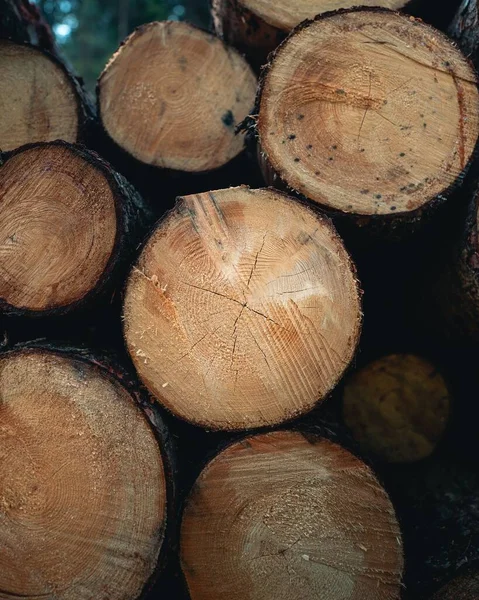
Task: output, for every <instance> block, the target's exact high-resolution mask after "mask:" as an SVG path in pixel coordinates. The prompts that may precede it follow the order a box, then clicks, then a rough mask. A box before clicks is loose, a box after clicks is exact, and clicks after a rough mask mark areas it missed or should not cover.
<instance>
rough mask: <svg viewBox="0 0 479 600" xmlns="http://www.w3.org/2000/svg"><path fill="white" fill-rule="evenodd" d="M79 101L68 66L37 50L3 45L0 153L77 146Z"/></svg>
mask: <svg viewBox="0 0 479 600" xmlns="http://www.w3.org/2000/svg"><path fill="white" fill-rule="evenodd" d="M79 103H80V100H79V98H78V96H77V93H76V90H75V87H74V85H73V83H72V81H71V79H70V77H69V76H68V74H67V72H66V70H65V68H64V67H62V66H61V64H60V63H59V62H57V61H56V60H55V59H53V57H52V56H50V55H48V54H46V53H45V52H43V51H42V50H40V49H38V48H34V47H33V46H28V45H22V44H16V43H14V42H9V41H7V40H1V41H0V104H1V106H2V114H1V116H0V150H2V151H3V152H6V151H9V150H14V149H15V148H18V147H19V146H22V145H24V144H29V143H31V142H48V141H53V140H56V139H60V138H61V139H63V140H66V141H67V142H76V141H77V138H78V134H79V130H80V105H79Z"/></svg>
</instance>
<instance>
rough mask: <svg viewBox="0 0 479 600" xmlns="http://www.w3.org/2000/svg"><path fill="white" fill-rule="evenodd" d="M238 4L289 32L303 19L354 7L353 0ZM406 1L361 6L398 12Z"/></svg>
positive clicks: (371, 0) (368, 1)
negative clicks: (377, 7)
mask: <svg viewBox="0 0 479 600" xmlns="http://www.w3.org/2000/svg"><path fill="white" fill-rule="evenodd" d="M237 1H238V4H239V5H240V6H242V7H244V8H246V9H247V10H249V11H250V12H251V13H253V14H254V15H256V16H257V17H260V18H261V19H262V20H263V21H265V23H268V24H269V25H272V26H273V27H276V28H277V29H280V30H282V31H286V32H289V31H291V29H293V28H294V27H296V25H299V23H301V21H304V20H305V19H313V18H314V17H315V16H316V15H319V14H321V13H325V12H329V11H335V10H339V9H343V8H351V7H352V6H356V3H355V2H354V0H300V1H299V2H294V3H292V2H289V0H279V2H278V1H277V0H237ZM407 3H408V0H362V2H361V6H382V7H384V8H390V9H395V10H398V9H400V8H403V7H404V6H405V5H406V4H407Z"/></svg>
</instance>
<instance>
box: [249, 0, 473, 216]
mask: <svg viewBox="0 0 479 600" xmlns="http://www.w3.org/2000/svg"><path fill="white" fill-rule="evenodd" d="M339 41H340V43H339ZM476 84H477V79H476V75H475V73H474V72H473V69H472V68H471V66H470V64H469V63H468V61H467V60H466V58H465V57H464V56H463V55H462V54H461V53H460V52H459V51H458V50H457V48H456V47H455V46H454V45H453V44H452V43H451V41H450V40H449V39H448V38H446V37H445V36H444V35H443V34H441V33H440V32H439V31H436V30H434V29H432V28H431V27H429V26H427V25H425V24H424V23H422V22H420V21H417V20H414V19H412V18H408V17H406V16H403V15H400V14H398V13H394V12H391V11H386V10H379V9H376V10H373V9H371V10H363V9H357V10H351V11H340V12H338V13H334V14H331V15H327V16H325V17H322V18H321V17H318V18H317V19H315V20H314V21H312V22H307V23H305V24H303V25H301V26H299V27H298V28H297V29H296V30H295V31H293V33H292V34H291V35H290V36H289V38H288V39H287V40H286V41H285V42H284V43H283V44H282V45H281V46H280V47H279V49H278V50H277V51H276V53H275V54H274V57H273V59H272V62H271V65H270V66H269V68H268V69H267V70H266V73H265V75H264V79H263V83H262V90H261V95H260V99H259V118H258V121H257V133H258V138H259V143H260V147H261V152H262V155H263V158H264V160H265V162H266V163H267V164H268V165H269V166H270V167H271V168H272V170H273V171H274V172H275V173H276V175H277V179H278V181H282V182H283V184H284V185H286V186H288V187H289V188H291V189H293V190H294V191H296V192H297V193H298V194H300V195H302V196H304V197H307V198H309V199H310V200H312V201H313V202H315V203H317V204H319V205H321V206H323V207H325V208H326V209H329V210H332V211H334V212H336V213H339V214H343V215H350V216H355V217H356V218H358V217H361V218H362V219H363V220H364V219H367V218H369V219H376V220H380V221H384V222H386V221H387V220H389V221H394V220H395V219H396V220H397V219H400V218H404V219H406V218H407V219H410V220H414V219H418V218H419V217H420V216H422V215H423V214H424V213H425V211H426V209H427V208H431V207H433V206H434V205H435V204H438V203H439V202H440V199H441V198H442V197H443V196H445V195H447V193H448V191H449V190H450V189H451V188H452V187H453V186H454V185H455V183H456V182H458V181H460V179H461V177H462V176H463V175H464V173H465V171H466V169H467V168H468V166H469V163H470V160H471V157H472V156H473V152H474V149H475V147H476V143H477V139H478V134H479V93H478V89H477V85H476Z"/></svg>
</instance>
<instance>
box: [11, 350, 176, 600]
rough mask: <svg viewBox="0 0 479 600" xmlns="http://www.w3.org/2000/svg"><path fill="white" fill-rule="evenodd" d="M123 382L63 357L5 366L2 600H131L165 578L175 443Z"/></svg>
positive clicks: (25, 358) (38, 354)
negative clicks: (171, 445)
mask: <svg viewBox="0 0 479 600" xmlns="http://www.w3.org/2000/svg"><path fill="white" fill-rule="evenodd" d="M116 373H117V371H116V369H112V368H111V366H110V365H109V366H108V368H106V367H105V366H104V365H102V364H99V363H98V361H96V360H95V361H92V360H88V359H87V358H86V357H85V353H81V354H76V353H74V352H73V353H72V351H66V350H63V351H57V352H53V351H52V350H51V349H46V348H39V347H37V348H23V349H20V350H18V349H17V350H14V351H9V352H6V353H4V354H2V355H0V382H1V389H2V392H1V398H0V415H1V420H0V422H1V428H0V439H1V440H2V444H1V447H2V461H0V480H1V481H2V486H1V489H0V517H2V523H3V525H2V531H1V534H0V537H1V540H2V544H1V546H2V569H1V571H0V590H1V591H0V594H2V595H3V596H5V597H6V598H14V597H15V598H18V597H22V598H27V597H28V598H39V597H56V598H59V599H61V600H69V599H73V598H77V597H78V593H79V590H81V594H82V595H84V596H86V597H89V598H103V597H108V598H109V599H111V600H115V599H118V600H120V599H121V600H124V599H130V598H131V600H134V599H136V598H139V597H140V595H141V594H142V592H144V591H145V590H147V589H148V588H149V587H150V586H151V585H152V584H153V582H154V581H155V579H156V577H157V575H158V574H159V570H160V569H161V566H162V564H163V561H162V558H163V553H164V548H163V544H164V540H165V535H166V534H167V533H168V532H169V526H170V524H169V522H168V521H169V519H170V518H171V515H172V514H174V511H173V513H172V512H171V509H170V503H171V502H173V498H172V489H173V488H172V482H171V481H170V479H171V475H172V474H171V471H170V462H169V458H168V453H169V451H170V448H169V446H168V443H169V442H168V439H167V436H166V430H165V428H164V426H163V424H162V422H161V418H160V417H159V416H158V415H155V418H154V419H153V418H152V417H151V414H152V410H153V408H151V409H150V407H149V405H148V403H146V405H145V404H144V401H143V400H141V394H140V393H138V392H137V390H135V389H133V388H130V387H129V384H127V381H126V380H125V379H123V380H122V381H120V379H119V378H118V376H117V375H116ZM145 406H146V409H147V410H149V413H150V418H148V416H147V414H146V412H145ZM59 557H61V561H60V562H59Z"/></svg>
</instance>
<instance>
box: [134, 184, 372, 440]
mask: <svg viewBox="0 0 479 600" xmlns="http://www.w3.org/2000/svg"><path fill="white" fill-rule="evenodd" d="M360 322H361V311H360V292H359V288H358V283H357V281H356V277H355V271H354V266H353V265H352V263H351V262H350V258H349V256H348V254H347V252H346V250H345V248H344V246H343V244H342V241H341V240H340V238H339V237H338V236H337V234H336V232H335V231H334V229H333V228H332V226H331V224H330V222H329V221H328V220H327V219H326V218H324V217H323V216H320V215H317V214H315V213H313V212H312V211H310V210H308V209H307V208H306V207H304V206H302V205H301V204H299V203H297V202H295V201H294V200H292V199H290V198H288V197H287V196H284V195H282V194H280V193H278V192H276V191H273V190H250V189H249V188H247V187H241V188H229V189H226V190H217V191H214V192H207V193H204V194H196V195H192V196H186V197H183V198H181V199H180V201H179V202H178V204H177V206H176V208H175V209H174V210H173V211H172V212H170V213H169V215H168V216H167V217H166V219H165V220H164V221H163V222H162V223H160V224H159V225H158V227H157V229H156V230H155V231H154V232H153V234H152V235H151V237H150V239H149V240H148V242H147V244H146V245H145V247H144V250H143V252H142V254H141V256H140V258H139V260H138V262H137V264H136V266H135V267H134V268H133V270H132V272H131V274H130V277H129V281H128V284H127V290H126V295H125V303H124V332H125V339H126V343H127V347H128V350H129V352H130V355H131V357H132V360H133V362H134V363H135V366H136V369H137V371H138V373H139V376H140V378H141V379H142V380H143V381H144V383H145V384H146V385H147V386H148V388H149V389H150V391H151V392H152V393H153V394H154V395H155V396H156V397H157V398H158V400H159V402H161V403H162V404H164V405H165V406H166V407H167V408H168V409H169V410H171V411H172V412H173V413H174V414H175V415H177V416H179V417H181V418H182V419H185V420H187V421H189V422H191V423H194V424H197V425H200V426H202V427H205V428H207V429H212V430H218V429H222V430H239V429H248V428H254V427H264V426H267V425H269V426H270V425H276V424H279V423H282V422H284V421H286V420H290V419H292V418H294V417H297V416H299V415H301V414H304V413H305V412H308V411H309V410H311V409H312V408H313V406H315V405H316V404H317V403H318V402H320V401H322V400H323V399H324V398H325V397H326V396H327V394H328V393H329V392H330V391H331V389H332V388H333V387H334V386H335V384H336V383H337V382H338V380H339V379H340V377H341V375H342V374H343V372H344V370H345V369H346V368H347V365H348V364H349V363H350V361H351V359H352V358H353V355H354V352H355V348H356V345H357V343H358V337H359V331H360ZM180 331H181V332H182V333H181V334H180V333H179V332H180ZM266 398H267V399H268V400H267V402H266V403H265V399H266Z"/></svg>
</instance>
